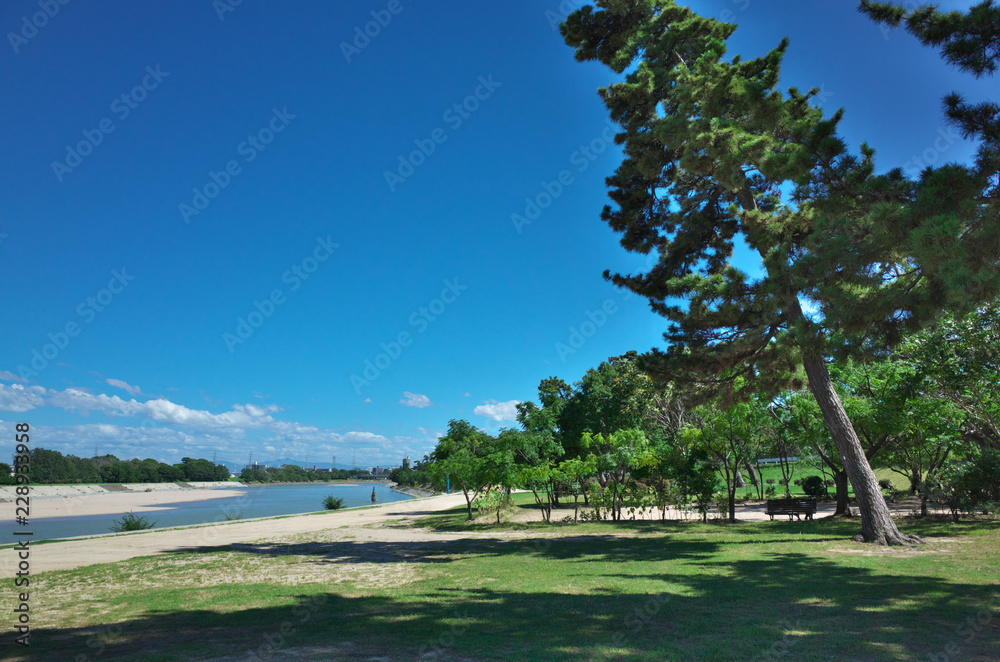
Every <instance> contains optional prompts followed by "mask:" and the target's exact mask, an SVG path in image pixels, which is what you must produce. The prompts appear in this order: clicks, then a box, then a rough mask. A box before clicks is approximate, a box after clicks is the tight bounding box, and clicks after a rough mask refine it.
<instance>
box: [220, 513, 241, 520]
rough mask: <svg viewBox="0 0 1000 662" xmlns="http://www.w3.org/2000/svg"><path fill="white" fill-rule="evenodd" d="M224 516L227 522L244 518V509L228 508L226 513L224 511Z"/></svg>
mask: <svg viewBox="0 0 1000 662" xmlns="http://www.w3.org/2000/svg"><path fill="white" fill-rule="evenodd" d="M222 516H223V517H225V518H226V521H227V522H230V521H232V520H237V519H243V511H242V510H227V511H225V512H224V513H222Z"/></svg>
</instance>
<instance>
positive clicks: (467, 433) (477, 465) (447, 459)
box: [430, 420, 491, 521]
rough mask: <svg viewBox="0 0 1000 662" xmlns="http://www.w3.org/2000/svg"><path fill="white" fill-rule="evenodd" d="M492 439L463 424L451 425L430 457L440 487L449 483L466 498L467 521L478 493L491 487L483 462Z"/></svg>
mask: <svg viewBox="0 0 1000 662" xmlns="http://www.w3.org/2000/svg"><path fill="white" fill-rule="evenodd" d="M490 439H491V437H490V435H488V434H486V433H485V432H481V431H479V430H477V429H476V428H475V426H473V425H472V423H469V422H468V421H464V420H452V421H449V422H448V434H446V435H445V436H443V437H441V438H440V439H438V444H437V446H436V447H435V448H434V451H433V452H432V453H431V454H430V458H431V462H432V464H431V470H432V472H433V473H432V475H433V477H434V479H435V480H436V481H437V483H438V484H439V485H440V486H442V487H443V486H444V484H445V482H446V481H450V482H452V483H454V484H456V485H458V487H459V488H460V489H461V490H462V494H463V495H464V496H465V503H466V509H467V515H468V516H467V519H468V520H470V521H471V520H472V519H473V517H472V502H473V500H474V499H475V498H476V497H477V496H479V493H480V492H481V491H483V490H484V489H485V488H486V487H488V486H490V485H491V482H490V481H491V476H490V474H489V472H488V470H487V466H486V464H485V462H484V456H485V454H486V453H487V452H489V445H488V442H489V440H490Z"/></svg>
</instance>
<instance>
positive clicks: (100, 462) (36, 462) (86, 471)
mask: <svg viewBox="0 0 1000 662" xmlns="http://www.w3.org/2000/svg"><path fill="white" fill-rule="evenodd" d="M29 458H30V464H29V467H30V469H31V482H33V483H48V484H67V483H174V482H178V481H181V482H199V481H212V480H229V469H227V468H226V467H225V466H223V465H221V464H213V463H212V462H209V461H208V460H201V459H194V458H190V457H185V458H182V459H181V461H180V462H179V463H177V464H167V463H166V462H159V461H157V460H154V459H152V458H146V459H145V460H140V459H138V458H135V459H132V460H121V459H118V458H117V457H115V456H114V455H103V456H101V457H94V458H90V457H77V456H75V455H63V454H62V453H60V452H59V451H54V450H49V449H47V448H33V449H32V450H31V452H30V454H29ZM0 484H3V485H13V484H14V479H13V477H12V476H11V467H10V465H9V464H6V463H3V462H0Z"/></svg>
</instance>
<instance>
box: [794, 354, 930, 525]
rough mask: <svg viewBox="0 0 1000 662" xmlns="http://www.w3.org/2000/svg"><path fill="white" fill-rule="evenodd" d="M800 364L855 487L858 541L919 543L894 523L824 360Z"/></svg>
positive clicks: (816, 358) (813, 358) (815, 358)
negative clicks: (858, 515)
mask: <svg viewBox="0 0 1000 662" xmlns="http://www.w3.org/2000/svg"><path fill="white" fill-rule="evenodd" d="M803 367H804V368H805V371H806V375H807V376H808V377H809V390H810V391H812V393H813V396H815V398H816V402H817V403H818V404H819V408H820V411H821V412H823V420H824V421H825V422H826V427H827V428H828V429H829V430H830V435H831V436H832V437H833V442H834V444H835V445H836V447H837V452H838V453H839V455H840V460H841V462H842V463H843V465H844V470H845V471H846V472H847V476H848V478H849V479H850V481H851V485H852V486H853V487H854V497H855V498H856V499H857V501H858V510H859V511H860V513H861V533H860V534H858V535H857V536H855V537H854V539H855V540H858V541H859V542H872V543H876V544H879V545H911V544H913V543H916V542H920V539H919V538H918V537H916V536H912V535H907V534H903V533H900V532H899V529H898V528H896V523H895V522H894V521H893V519H892V515H891V514H890V513H889V507H888V506H887V505H886V503H885V499H884V498H883V497H882V490H880V489H879V486H878V481H877V480H876V479H875V473H874V472H873V471H872V468H871V466H870V465H869V464H868V458H866V457H865V453H864V450H863V449H862V448H861V441H860V440H859V439H858V435H857V433H856V432H855V431H854V427H853V426H852V425H851V420H850V419H849V418H848V417H847V412H845V411H844V405H843V404H842V403H841V402H840V398H839V397H838V396H837V392H836V391H834V390H833V381H832V380H831V379H830V373H829V372H828V371H827V369H826V364H825V363H824V362H823V359H822V358H821V357H819V356H817V355H813V356H808V355H807V356H805V357H804V360H803Z"/></svg>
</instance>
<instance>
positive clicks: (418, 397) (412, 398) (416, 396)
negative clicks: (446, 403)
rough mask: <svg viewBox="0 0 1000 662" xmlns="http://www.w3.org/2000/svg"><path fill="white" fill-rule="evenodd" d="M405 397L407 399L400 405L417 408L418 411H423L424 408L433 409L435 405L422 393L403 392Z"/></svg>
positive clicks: (401, 401) (400, 402)
mask: <svg viewBox="0 0 1000 662" xmlns="http://www.w3.org/2000/svg"><path fill="white" fill-rule="evenodd" d="M403 395H405V396H406V399H404V400H400V401H399V404H401V405H403V406H404V407H416V408H417V409H423V408H424V407H432V406H434V403H433V402H431V399H430V398H428V397H427V396H426V395H422V394H420V393H410V392H409V391H403Z"/></svg>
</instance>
